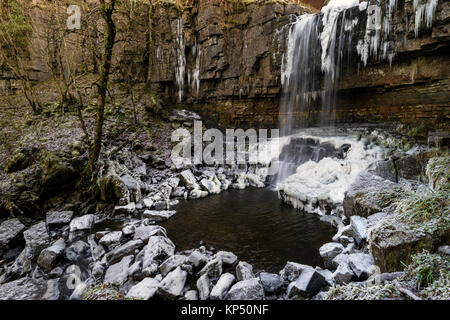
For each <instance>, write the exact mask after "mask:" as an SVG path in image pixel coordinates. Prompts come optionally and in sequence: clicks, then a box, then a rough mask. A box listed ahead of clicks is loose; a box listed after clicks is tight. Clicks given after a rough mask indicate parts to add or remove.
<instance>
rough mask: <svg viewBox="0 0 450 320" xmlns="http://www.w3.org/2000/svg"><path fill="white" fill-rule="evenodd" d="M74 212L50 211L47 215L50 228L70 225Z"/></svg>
mask: <svg viewBox="0 0 450 320" xmlns="http://www.w3.org/2000/svg"><path fill="white" fill-rule="evenodd" d="M72 217H73V211H49V212H47V214H46V222H47V225H48V226H56V225H64V224H68V223H69V222H70V220H72Z"/></svg>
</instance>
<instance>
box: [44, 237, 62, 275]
mask: <svg viewBox="0 0 450 320" xmlns="http://www.w3.org/2000/svg"><path fill="white" fill-rule="evenodd" d="M65 248H66V243H65V241H64V239H59V240H57V241H55V243H53V244H52V245H51V246H50V247H48V248H46V249H44V250H42V251H41V253H40V254H39V257H38V260H37V264H38V265H39V266H40V267H41V268H42V269H44V270H46V271H47V272H49V271H51V270H52V269H53V267H54V265H55V262H56V260H57V259H58V258H59V257H60V256H61V255H62V253H63V252H64V249H65Z"/></svg>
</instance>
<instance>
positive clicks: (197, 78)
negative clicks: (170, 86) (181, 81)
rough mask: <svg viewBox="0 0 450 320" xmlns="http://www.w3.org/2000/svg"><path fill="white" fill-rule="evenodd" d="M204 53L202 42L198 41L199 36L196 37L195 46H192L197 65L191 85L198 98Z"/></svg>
mask: <svg viewBox="0 0 450 320" xmlns="http://www.w3.org/2000/svg"><path fill="white" fill-rule="evenodd" d="M201 54H202V49H201V46H200V44H199V43H198V42H197V37H195V43H194V47H193V48H192V56H193V57H195V66H194V70H192V75H191V77H190V86H191V89H192V92H195V93H196V95H197V98H198V94H199V91H200V57H201Z"/></svg>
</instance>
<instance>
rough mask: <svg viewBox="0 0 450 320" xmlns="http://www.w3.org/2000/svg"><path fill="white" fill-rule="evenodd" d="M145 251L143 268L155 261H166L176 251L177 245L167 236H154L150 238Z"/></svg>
mask: <svg viewBox="0 0 450 320" xmlns="http://www.w3.org/2000/svg"><path fill="white" fill-rule="evenodd" d="M142 251H143V260H142V262H143V265H142V267H143V268H147V267H148V266H150V264H152V263H153V262H155V261H164V260H166V259H167V258H168V257H171V256H173V254H174V253H175V245H174V244H173V242H172V241H171V240H170V239H168V238H165V237H161V236H153V237H150V239H149V240H148V243H147V245H146V246H145V247H144V249H143V250H142Z"/></svg>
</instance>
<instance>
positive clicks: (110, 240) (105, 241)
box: [99, 231, 122, 249]
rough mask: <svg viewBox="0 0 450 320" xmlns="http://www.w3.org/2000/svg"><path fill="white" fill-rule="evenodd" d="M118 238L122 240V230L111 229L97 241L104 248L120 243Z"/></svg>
mask: <svg viewBox="0 0 450 320" xmlns="http://www.w3.org/2000/svg"><path fill="white" fill-rule="evenodd" d="M120 240H122V231H112V232H109V233H107V234H105V235H104V236H103V237H102V238H101V239H100V241H99V243H100V244H101V245H103V246H105V247H106V248H109V249H111V248H114V247H115V246H117V245H119V244H120Z"/></svg>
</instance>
